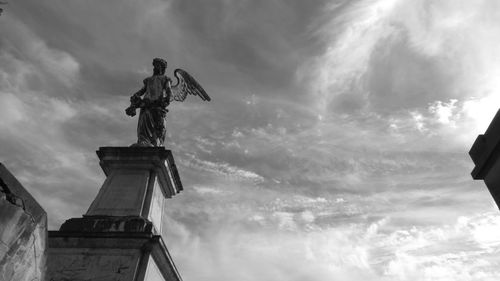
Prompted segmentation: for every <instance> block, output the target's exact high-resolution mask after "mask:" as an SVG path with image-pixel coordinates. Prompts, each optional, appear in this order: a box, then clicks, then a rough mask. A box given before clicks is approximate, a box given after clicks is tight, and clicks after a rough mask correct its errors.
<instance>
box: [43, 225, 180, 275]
mask: <svg viewBox="0 0 500 281" xmlns="http://www.w3.org/2000/svg"><path fill="white" fill-rule="evenodd" d="M48 254H49V256H50V262H49V263H48V268H47V277H48V280H54V281H56V280H57V281H59V280H61V281H62V280H72V281H88V280H102V281H107V280H109V281H114V280H123V281H160V280H165V281H181V280H182V279H181V277H180V275H179V273H178V271H177V269H176V267H175V265H174V263H173V261H172V258H171V257H170V254H169V253H168V250H167V247H166V246H165V244H164V242H163V240H162V238H161V236H159V235H154V234H153V233H152V232H150V231H144V232H80V233H78V232H62V231H49V251H48Z"/></svg>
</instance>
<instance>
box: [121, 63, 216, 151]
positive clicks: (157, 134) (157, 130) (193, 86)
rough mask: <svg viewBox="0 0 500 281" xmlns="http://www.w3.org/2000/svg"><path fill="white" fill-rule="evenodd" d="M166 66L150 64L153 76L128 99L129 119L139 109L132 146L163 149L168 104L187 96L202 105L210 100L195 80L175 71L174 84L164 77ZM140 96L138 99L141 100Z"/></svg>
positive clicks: (184, 73) (182, 72)
mask: <svg viewBox="0 0 500 281" xmlns="http://www.w3.org/2000/svg"><path fill="white" fill-rule="evenodd" d="M166 68H167V62H166V61H165V60H163V59H161V58H155V59H154V60H153V75H152V76H151V77H148V78H146V79H144V81H143V82H144V86H143V87H142V89H140V90H139V91H138V92H137V93H135V94H133V95H132V97H130V106H129V107H128V108H127V109H125V112H126V114H127V115H129V116H135V115H136V109H137V108H140V113H139V121H138V123H137V143H135V144H133V145H132V146H140V147H154V146H163V144H164V141H165V134H166V126H165V121H166V120H165V119H166V115H167V112H168V110H167V106H168V105H169V104H170V102H171V101H180V102H182V101H184V100H185V99H186V97H187V95H188V94H191V95H197V96H199V97H200V98H201V99H202V100H204V101H210V97H209V96H208V95H207V93H206V92H205V90H203V88H202V87H201V86H200V84H198V82H196V80H195V79H194V78H193V77H192V76H191V75H189V74H188V73H187V72H186V71H184V70H182V69H176V70H175V71H174V75H175V77H176V78H177V83H176V84H175V85H174V86H172V85H171V84H172V80H171V79H170V78H169V77H168V76H166V75H165V70H166ZM141 96H142V98H141Z"/></svg>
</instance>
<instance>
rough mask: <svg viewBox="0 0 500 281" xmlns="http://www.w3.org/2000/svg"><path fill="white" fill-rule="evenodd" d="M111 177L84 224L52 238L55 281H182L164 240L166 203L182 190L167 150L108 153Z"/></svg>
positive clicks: (103, 156) (102, 152) (72, 223)
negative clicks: (161, 234)
mask: <svg viewBox="0 0 500 281" xmlns="http://www.w3.org/2000/svg"><path fill="white" fill-rule="evenodd" d="M97 154H98V156H99V158H100V160H101V162H100V164H101V167H102V168H103V170H104V173H105V174H106V176H107V179H106V181H105V182H104V184H103V185H102V187H101V189H100V190H99V193H98V195H97V197H96V198H95V199H94V201H93V203H92V204H91V206H90V207H89V210H88V211H87V213H86V214H85V215H84V216H83V218H72V219H69V220H67V221H66V222H65V223H64V224H63V225H62V226H61V228H60V230H59V231H51V232H49V262H48V271H47V275H48V280H50V281H67V280H76V281H90V280H100V281H101V280H102V281H108V280H109V281H111V280H113V281H116V280H120V281H121V280H123V281H125V280H133V281H144V280H149V281H160V280H168V281H180V280H181V277H180V275H179V273H178V272H177V269H176V268H175V265H174V263H173V261H172V258H171V257H170V254H169V253H168V251H167V248H166V246H165V244H164V243H163V240H162V238H161V236H160V233H161V230H162V219H163V207H164V205H165V204H164V202H165V200H166V198H170V197H172V196H174V195H175V194H177V193H178V192H180V191H181V190H182V184H181V181H180V178H179V175H178V173H177V168H176V167H175V163H174V160H173V157H172V154H171V153H170V151H168V150H166V149H165V148H163V147H155V148H152V147H104V148H100V149H99V151H97Z"/></svg>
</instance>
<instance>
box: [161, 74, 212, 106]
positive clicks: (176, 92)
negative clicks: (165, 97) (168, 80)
mask: <svg viewBox="0 0 500 281" xmlns="http://www.w3.org/2000/svg"><path fill="white" fill-rule="evenodd" d="M174 75H175V77H176V78H177V83H176V84H175V85H174V86H172V96H171V98H170V101H173V100H175V101H184V100H185V99H186V97H187V95H188V94H190V95H197V96H199V97H200V98H201V99H202V100H204V101H210V97H209V96H208V95H207V93H206V92H205V90H203V88H202V87H201V86H200V84H198V82H196V80H195V79H194V78H193V76H191V75H189V73H187V72H186V71H184V70H182V69H180V68H178V69H176V70H175V71H174Z"/></svg>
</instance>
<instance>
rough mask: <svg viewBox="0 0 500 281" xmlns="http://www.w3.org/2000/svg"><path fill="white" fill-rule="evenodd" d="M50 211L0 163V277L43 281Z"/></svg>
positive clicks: (17, 280)
mask: <svg viewBox="0 0 500 281" xmlns="http://www.w3.org/2000/svg"><path fill="white" fill-rule="evenodd" d="M46 247H47V213H46V212H45V211H44V210H43V208H42V207H41V206H40V205H39V204H38V203H37V202H36V200H35V199H34V198H33V197H32V196H31V195H30V194H29V192H27V191H26V189H24V187H23V186H22V185H21V184H20V183H19V182H18V181H17V180H16V178H15V177H14V176H13V175H12V174H11V173H10V172H9V171H8V170H7V169H6V168H5V167H4V166H3V165H2V164H1V163H0V281H4V280H5V281H7V280H8V281H25V280H26V281H43V280H44V275H45V267H46V265H45V264H46Z"/></svg>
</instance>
